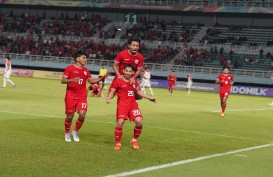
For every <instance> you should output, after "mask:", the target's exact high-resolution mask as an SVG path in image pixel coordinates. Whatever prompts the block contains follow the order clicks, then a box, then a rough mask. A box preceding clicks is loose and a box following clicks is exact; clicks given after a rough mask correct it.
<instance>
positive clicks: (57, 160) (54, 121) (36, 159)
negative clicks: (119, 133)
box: [0, 77, 273, 177]
mask: <svg viewBox="0 0 273 177" xmlns="http://www.w3.org/2000/svg"><path fill="white" fill-rule="evenodd" d="M12 80H14V82H15V83H16V84H17V87H16V89H12V88H11V87H10V85H8V86H9V87H8V88H6V89H1V90H0V100H1V102H0V124H1V133H0V142H1V145H0V149H1V153H0V159H1V160H0V174H1V175H0V176H3V177H13V176H14V177H15V176H18V177H19V176H20V177H21V176H25V177H26V176H43V177H45V176H48V177H52V176H66V177H69V176H71V177H74V176H106V175H111V174H119V173H122V172H125V171H133V170H137V169H142V168H146V167H151V166H157V165H162V164H166V163H171V162H176V161H181V160H186V159H193V158H197V157H200V156H207V155H213V154H216V153H222V152H227V151H232V150H237V149H243V148H247V147H252V146H259V145H263V144H269V143H272V142H273V128H272V127H273V118H272V110H273V109H271V108H272V107H269V106H267V103H269V102H271V101H272V98H266V97H256V96H244V95H234V94H232V95H230V98H229V99H228V102H227V103H228V105H227V112H226V115H225V117H224V118H221V117H220V114H219V113H220V105H219V96H218V94H217V93H206V92H195V91H193V92H192V94H191V95H187V94H186V91H184V90H176V91H175V92H174V95H173V96H170V95H168V92H167V89H154V92H155V95H156V96H155V97H156V98H157V103H156V104H153V103H150V102H149V101H148V100H144V99H143V100H141V101H139V106H140V108H141V110H142V113H143V115H144V127H143V132H142V134H141V136H140V138H139V146H140V150H139V151H135V150H134V149H133V148H132V147H131V144H130V143H129V141H130V139H131V138H132V135H133V127H134V124H133V123H130V122H126V123H125V126H124V132H123V138H122V149H121V150H120V151H114V150H113V147H114V144H115V142H114V135H113V133H114V127H115V109H116V100H113V101H112V102H111V104H109V105H107V104H106V103H105V98H91V97H89V98H88V102H89V109H88V113H87V117H86V121H85V123H84V125H83V127H82V129H81V130H80V131H79V137H80V139H81V141H80V142H79V143H75V142H71V143H67V142H65V141H64V127H63V121H64V118H65V115H64V101H63V99H64V95H65V87H66V85H62V84H61V83H60V81H58V80H47V79H34V78H23V77H12ZM106 94H107V92H106V91H104V95H106ZM259 109H260V110H259ZM215 111H217V112H215ZM76 118H77V117H76V116H75V118H74V121H73V124H72V128H73V127H74V125H75V120H76ZM272 159H273V147H272V146H271V147H267V148H262V149H257V150H251V151H247V152H242V153H238V154H231V155H226V156H221V157H217V158H213V159H207V160H203V161H198V162H192V163H188V164H184V165H179V166H174V167H169V168H164V169H158V170H155V171H150V172H145V173H140V174H136V175H133V176H149V177H158V176H187V177H192V176H194V177H199V176H200V177H219V176H221V177H224V176H227V177H229V176H232V177H244V176H245V177H256V176H259V177H260V176H263V177H271V176H272V174H273V169H272V165H273V161H272Z"/></svg>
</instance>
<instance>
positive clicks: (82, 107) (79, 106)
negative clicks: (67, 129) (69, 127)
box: [71, 99, 87, 142]
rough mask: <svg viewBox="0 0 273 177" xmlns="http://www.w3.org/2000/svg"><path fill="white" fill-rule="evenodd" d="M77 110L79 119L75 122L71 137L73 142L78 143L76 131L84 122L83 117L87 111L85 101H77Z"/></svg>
mask: <svg viewBox="0 0 273 177" xmlns="http://www.w3.org/2000/svg"><path fill="white" fill-rule="evenodd" d="M77 110H78V113H79V117H78V119H77V121H76V125H75V127H74V130H73V131H72V133H71V134H72V136H73V140H74V141H75V142H79V141H80V138H79V136H78V131H79V130H80V128H81V127H82V125H83V123H84V120H85V115H86V111H87V100H86V99H82V100H78V101H77Z"/></svg>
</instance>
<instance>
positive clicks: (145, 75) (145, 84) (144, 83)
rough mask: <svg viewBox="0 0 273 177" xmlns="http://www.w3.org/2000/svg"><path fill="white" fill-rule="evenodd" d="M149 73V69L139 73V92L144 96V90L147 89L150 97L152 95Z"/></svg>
mask: <svg viewBox="0 0 273 177" xmlns="http://www.w3.org/2000/svg"><path fill="white" fill-rule="evenodd" d="M150 79H151V72H150V70H149V68H145V70H144V71H143V72H142V73H141V84H140V87H141V91H142V92H143V93H144V94H146V88H149V90H150V93H151V95H154V92H153V89H152V87H151V82H150Z"/></svg>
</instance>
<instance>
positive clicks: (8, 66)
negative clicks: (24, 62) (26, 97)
mask: <svg viewBox="0 0 273 177" xmlns="http://www.w3.org/2000/svg"><path fill="white" fill-rule="evenodd" d="M4 60H5V71H4V82H3V88H6V85H7V82H9V83H11V85H12V88H15V87H16V84H15V83H14V82H12V80H10V75H11V62H10V58H9V57H5V58H4Z"/></svg>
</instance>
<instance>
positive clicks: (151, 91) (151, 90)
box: [148, 86, 154, 96]
mask: <svg viewBox="0 0 273 177" xmlns="http://www.w3.org/2000/svg"><path fill="white" fill-rule="evenodd" d="M148 88H149V90H150V94H151V95H152V96H153V95H154V92H153V89H152V87H151V86H148Z"/></svg>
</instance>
